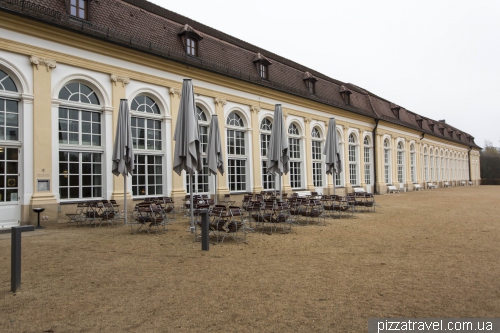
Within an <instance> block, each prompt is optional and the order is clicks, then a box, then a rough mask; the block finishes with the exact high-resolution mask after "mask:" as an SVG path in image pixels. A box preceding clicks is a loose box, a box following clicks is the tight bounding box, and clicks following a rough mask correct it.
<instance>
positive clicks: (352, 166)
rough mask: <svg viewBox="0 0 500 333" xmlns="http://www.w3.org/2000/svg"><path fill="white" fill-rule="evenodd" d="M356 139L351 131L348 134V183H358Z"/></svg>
mask: <svg viewBox="0 0 500 333" xmlns="http://www.w3.org/2000/svg"><path fill="white" fill-rule="evenodd" d="M357 149H358V145H357V140H356V137H355V135H354V134H353V133H351V134H349V183H350V184H351V185H358V154H357Z"/></svg>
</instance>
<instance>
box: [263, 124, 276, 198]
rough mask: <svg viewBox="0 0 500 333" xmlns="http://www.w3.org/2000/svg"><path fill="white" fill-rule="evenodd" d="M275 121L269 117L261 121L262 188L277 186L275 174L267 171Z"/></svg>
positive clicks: (269, 188)
mask: <svg viewBox="0 0 500 333" xmlns="http://www.w3.org/2000/svg"><path fill="white" fill-rule="evenodd" d="M272 129H273V122H272V121H271V119H269V118H264V119H262V122H261V123H260V157H261V161H262V162H261V163H262V165H261V168H262V188H263V189H265V190H271V189H274V188H275V182H274V174H268V173H267V152H268V148H269V140H271V130H272Z"/></svg>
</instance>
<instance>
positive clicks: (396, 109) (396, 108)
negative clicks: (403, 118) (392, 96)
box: [390, 103, 401, 119]
mask: <svg viewBox="0 0 500 333" xmlns="http://www.w3.org/2000/svg"><path fill="white" fill-rule="evenodd" d="M390 108H391V111H392V113H393V114H394V117H396V118H397V119H399V110H400V109H401V107H400V106H399V105H396V104H394V103H391V104H390Z"/></svg>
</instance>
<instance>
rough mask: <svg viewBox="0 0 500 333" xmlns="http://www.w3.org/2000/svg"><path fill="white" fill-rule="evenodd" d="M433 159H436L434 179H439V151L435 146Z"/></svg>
mask: <svg viewBox="0 0 500 333" xmlns="http://www.w3.org/2000/svg"><path fill="white" fill-rule="evenodd" d="M435 161H436V176H435V178H434V179H435V180H436V181H439V152H438V150H437V148H436V151H435Z"/></svg>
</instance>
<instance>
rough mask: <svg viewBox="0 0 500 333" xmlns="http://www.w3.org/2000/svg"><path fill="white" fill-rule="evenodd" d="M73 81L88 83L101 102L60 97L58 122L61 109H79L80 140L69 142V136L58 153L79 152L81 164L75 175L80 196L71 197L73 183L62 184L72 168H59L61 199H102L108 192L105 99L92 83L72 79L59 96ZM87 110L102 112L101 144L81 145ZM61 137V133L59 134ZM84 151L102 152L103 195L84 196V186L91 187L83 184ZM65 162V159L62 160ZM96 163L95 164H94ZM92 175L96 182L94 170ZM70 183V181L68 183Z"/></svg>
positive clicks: (63, 86)
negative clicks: (65, 194)
mask: <svg viewBox="0 0 500 333" xmlns="http://www.w3.org/2000/svg"><path fill="white" fill-rule="evenodd" d="M71 83H79V84H84V85H86V86H87V87H88V88H89V89H90V90H92V93H94V94H95V96H96V97H97V100H98V103H99V104H90V103H82V102H75V101H69V100H64V99H59V105H58V108H57V123H58V124H59V119H61V118H59V112H60V109H68V112H69V110H70V109H71V110H77V111H78V114H79V115H78V141H79V143H78V144H69V138H68V144H65V143H59V147H58V151H57V152H58V155H59V153H60V152H68V153H78V156H79V157H78V164H79V172H78V175H76V174H75V175H74V176H78V177H79V178H78V179H79V180H78V189H79V196H78V198H69V188H70V187H71V185H67V186H66V185H61V180H62V178H70V177H71V176H72V175H71V173H70V170H66V171H67V172H64V170H62V171H61V170H59V173H58V175H59V179H58V194H59V198H60V200H61V202H71V201H81V200H101V199H104V196H105V193H106V176H105V175H106V173H105V167H106V163H105V159H106V154H105V152H104V138H105V136H106V133H105V129H106V128H105V121H104V105H103V104H104V99H103V98H102V96H99V95H98V91H97V90H96V89H95V88H93V87H91V85H89V83H88V82H85V81H83V80H70V81H68V82H65V83H64V84H63V85H62V87H61V89H60V90H59V91H58V92H57V95H58V96H59V94H60V91H61V90H62V89H66V86H67V85H68V84H71ZM90 95H91V94H89V95H88V96H90ZM84 96H87V95H84ZM85 111H90V112H98V113H99V114H100V138H101V139H100V145H99V146H97V145H92V144H91V145H81V144H80V143H81V142H82V133H83V132H82V112H85ZM58 132H59V131H58ZM57 136H58V137H59V133H58V135H57ZM84 153H93V154H100V156H101V161H100V163H99V165H100V169H101V174H100V183H101V185H100V187H101V196H92V197H83V194H82V192H83V187H89V186H87V185H84V184H83V177H84V175H83V173H82V169H83V164H84V162H83V161H82V154H84ZM57 161H58V167H60V166H61V162H60V160H59V157H58V159H57ZM62 163H64V161H63V162H62ZM68 163H69V161H68ZM92 165H94V164H92ZM91 175H92V176H91V177H92V182H94V176H96V175H94V174H93V172H92V174H91ZM70 180H71V178H70V179H69V180H68V182H70ZM68 184H70V183H68ZM75 187H76V186H75ZM90 187H92V188H94V187H95V186H94V184H92V185H90ZM61 188H68V197H67V198H62V197H61V192H60V191H61ZM92 192H93V191H92Z"/></svg>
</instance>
